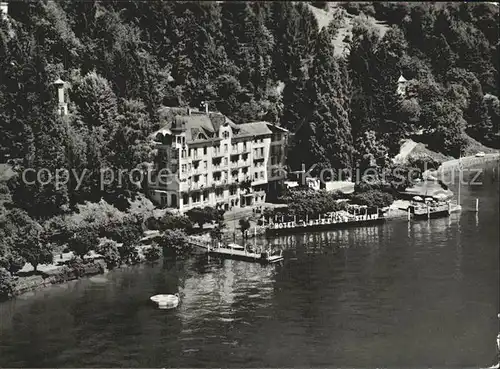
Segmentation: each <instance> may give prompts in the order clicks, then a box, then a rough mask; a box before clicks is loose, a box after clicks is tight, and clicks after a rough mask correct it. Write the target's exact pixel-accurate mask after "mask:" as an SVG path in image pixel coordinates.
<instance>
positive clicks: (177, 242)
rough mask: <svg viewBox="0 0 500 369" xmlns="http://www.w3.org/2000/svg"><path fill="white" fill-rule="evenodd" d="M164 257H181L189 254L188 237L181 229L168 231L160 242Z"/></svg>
mask: <svg viewBox="0 0 500 369" xmlns="http://www.w3.org/2000/svg"><path fill="white" fill-rule="evenodd" d="M160 246H161V247H163V254H164V255H173V256H181V255H185V254H187V253H188V252H189V246H188V242H187V235H186V233H185V232H184V231H182V230H180V229H167V230H166V231H165V233H164V234H163V236H162V238H161V240H160Z"/></svg>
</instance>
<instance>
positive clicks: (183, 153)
mask: <svg viewBox="0 0 500 369" xmlns="http://www.w3.org/2000/svg"><path fill="white" fill-rule="evenodd" d="M181 157H182V158H183V159H184V158H185V157H186V150H182V153H181Z"/></svg>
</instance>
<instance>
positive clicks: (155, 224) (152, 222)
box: [145, 216, 161, 231]
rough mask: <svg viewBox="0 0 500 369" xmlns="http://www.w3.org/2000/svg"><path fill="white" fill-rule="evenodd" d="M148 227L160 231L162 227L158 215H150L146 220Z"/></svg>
mask: <svg viewBox="0 0 500 369" xmlns="http://www.w3.org/2000/svg"><path fill="white" fill-rule="evenodd" d="M145 225H146V228H147V229H150V230H154V231H159V230H160V227H161V222H160V219H158V218H156V217H154V216H153V217H149V218H148V219H146V222H145Z"/></svg>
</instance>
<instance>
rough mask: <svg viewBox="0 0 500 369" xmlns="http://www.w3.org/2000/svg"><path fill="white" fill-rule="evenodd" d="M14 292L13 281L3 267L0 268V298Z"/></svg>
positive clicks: (4, 297)
mask: <svg viewBox="0 0 500 369" xmlns="http://www.w3.org/2000/svg"><path fill="white" fill-rule="evenodd" d="M13 292H14V281H13V278H12V276H11V275H10V273H9V272H8V271H7V270H6V269H5V268H0V299H6V298H8V297H10V296H12V293H13Z"/></svg>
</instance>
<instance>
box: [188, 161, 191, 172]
mask: <svg viewBox="0 0 500 369" xmlns="http://www.w3.org/2000/svg"><path fill="white" fill-rule="evenodd" d="M188 170H189V171H190V172H191V163H188Z"/></svg>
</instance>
